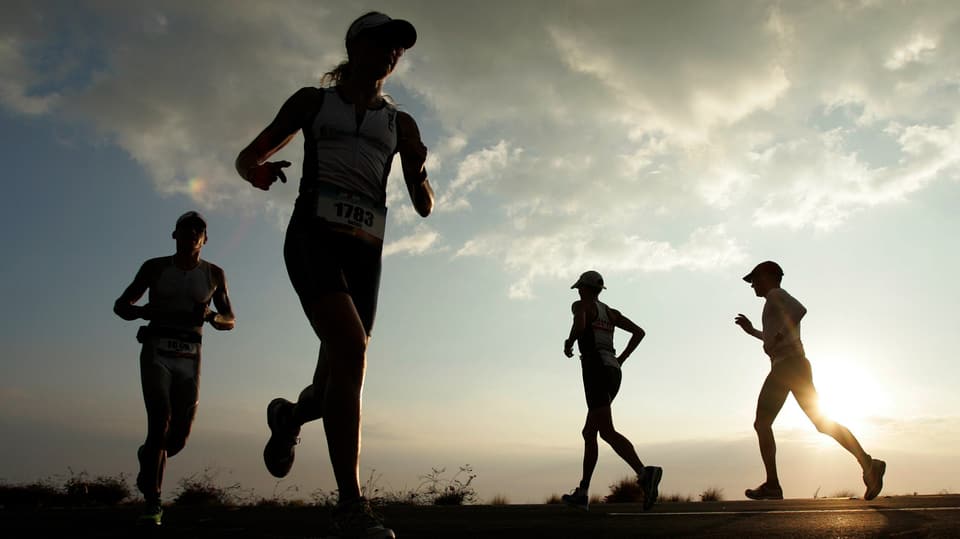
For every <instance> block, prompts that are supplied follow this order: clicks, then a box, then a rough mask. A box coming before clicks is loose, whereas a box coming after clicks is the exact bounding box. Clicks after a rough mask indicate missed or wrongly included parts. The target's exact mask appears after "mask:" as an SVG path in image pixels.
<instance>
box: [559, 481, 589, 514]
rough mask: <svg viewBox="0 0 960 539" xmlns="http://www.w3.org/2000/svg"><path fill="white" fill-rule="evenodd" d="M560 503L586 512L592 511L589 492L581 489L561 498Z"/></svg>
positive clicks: (576, 489) (578, 488)
mask: <svg viewBox="0 0 960 539" xmlns="http://www.w3.org/2000/svg"><path fill="white" fill-rule="evenodd" d="M560 501H562V502H563V503H565V504H567V505H568V506H570V507H575V508H577V509H583V510H584V511H589V510H590V498H589V496H587V491H586V490H584V489H582V488H580V487H577V488H575V489H573V490H571V491H570V494H564V495H563V496H560Z"/></svg>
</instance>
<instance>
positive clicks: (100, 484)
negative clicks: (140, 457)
mask: <svg viewBox="0 0 960 539" xmlns="http://www.w3.org/2000/svg"><path fill="white" fill-rule="evenodd" d="M67 469H68V470H69V471H70V479H67V481H66V482H65V483H64V484H63V491H64V494H65V496H66V500H65V501H66V503H67V505H70V506H78V505H117V504H119V503H121V502H123V501H124V500H126V499H128V498H130V497H131V496H132V491H131V490H130V485H128V484H127V478H126V476H125V475H124V474H123V473H121V474H120V475H118V476H116V477H108V476H103V475H101V476H97V477H96V478H95V479H90V476H89V474H88V473H87V472H86V471H83V472H80V473H78V474H76V473H74V472H73V470H72V469H70V468H67Z"/></svg>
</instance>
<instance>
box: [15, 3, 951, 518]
mask: <svg viewBox="0 0 960 539" xmlns="http://www.w3.org/2000/svg"><path fill="white" fill-rule="evenodd" d="M547 5H549V9H545V6H547ZM367 8H370V9H377V8H380V9H383V10H385V11H387V12H388V13H389V14H391V15H392V16H394V17H402V18H406V19H409V20H410V21H412V22H413V23H414V24H415V25H416V26H417V28H418V31H419V34H420V39H419V41H418V43H417V45H416V47H414V48H413V49H412V50H410V51H408V52H407V54H406V55H405V56H404V58H403V60H402V61H401V65H400V68H399V70H398V72H397V73H396V74H395V75H394V77H393V78H391V79H390V81H389V82H388V85H387V90H388V92H389V93H390V94H391V95H392V96H393V97H394V98H395V99H396V101H397V102H398V103H400V104H401V106H402V107H403V108H404V109H405V110H407V111H409V112H410V113H411V114H413V115H414V117H415V118H417V120H418V122H419V124H420V126H421V131H422V132H423V134H424V141H425V143H426V144H427V146H428V147H429V148H430V151H431V157H430V161H429V162H428V168H429V170H430V174H431V180H432V182H433V184H434V187H435V189H436V193H437V207H436V211H435V213H434V215H432V216H431V217H430V218H429V219H427V220H421V219H420V218H419V217H416V215H415V213H414V212H413V210H412V208H411V207H410V204H409V201H407V200H406V195H405V193H404V192H403V189H402V182H400V181H396V180H398V178H393V179H392V181H391V184H390V188H389V204H390V208H391V209H390V223H389V226H388V237H387V247H386V250H387V256H386V257H385V259H384V276H383V282H382V286H381V296H380V308H379V312H378V317H377V323H376V327H375V330H374V338H373V341H372V344H371V348H370V353H369V368H368V379H367V384H366V387H365V392H364V414H365V425H364V456H363V470H362V473H363V474H364V475H366V474H367V473H369V471H370V470H372V469H375V470H376V471H377V473H382V474H383V476H382V477H383V479H382V481H384V482H385V483H387V486H389V487H393V488H401V487H403V486H415V485H416V484H417V483H418V475H422V474H423V473H426V472H428V471H429V470H430V468H431V467H433V466H446V467H447V468H448V469H455V468H456V467H457V466H458V465H460V464H465V463H469V464H472V465H473V466H474V469H475V470H476V472H477V473H478V479H477V485H478V488H479V489H480V494H481V497H483V498H489V497H491V496H493V495H494V494H505V495H506V496H507V497H508V498H509V499H511V501H514V502H526V501H529V502H539V501H542V500H543V499H544V498H546V497H547V496H548V495H549V494H552V493H557V492H561V491H566V490H569V489H570V488H572V487H573V486H574V485H575V484H576V481H577V479H578V476H579V468H580V463H579V461H580V454H581V453H580V451H581V446H580V444H581V442H580V437H579V430H580V426H581V423H582V420H583V415H584V413H585V405H584V403H583V397H582V391H581V388H580V380H579V369H578V366H577V364H576V362H575V361H573V360H566V359H565V358H564V357H563V356H562V352H561V347H562V340H563V338H564V337H565V334H566V332H567V331H568V328H569V304H570V302H571V301H573V300H574V299H575V294H574V293H573V292H572V291H571V290H569V286H570V284H571V283H572V282H573V281H574V280H575V279H576V276H577V275H578V274H579V273H580V272H581V271H583V270H585V269H591V268H592V269H597V270H599V271H601V272H602V273H603V274H604V276H605V277H606V280H607V283H608V290H607V291H606V292H605V293H604V295H603V296H602V299H604V300H605V301H607V302H608V303H610V304H611V305H613V306H615V307H617V308H619V309H620V310H622V311H623V312H624V313H626V314H627V315H629V316H630V317H631V318H632V319H633V320H634V321H636V322H637V323H638V324H639V325H641V326H642V327H643V328H644V329H646V331H647V333H648V337H647V339H646V340H645V341H644V342H643V343H642V344H641V345H640V347H639V348H638V350H637V351H636V352H635V354H634V356H633V357H632V358H631V359H630V361H629V362H628V363H627V364H626V366H625V371H624V384H623V390H622V392H621V395H620V396H619V397H618V399H617V401H616V403H615V405H614V418H615V421H616V423H617V425H618V428H619V429H620V430H621V431H622V432H623V433H624V434H626V435H627V436H628V437H629V438H631V439H632V440H633V441H634V443H635V444H636V446H637V449H638V452H639V453H640V456H641V458H642V459H643V460H644V461H645V462H649V463H652V464H660V465H663V466H664V467H665V469H666V476H665V479H664V486H663V490H664V491H666V492H678V493H682V494H697V493H698V492H699V491H701V490H702V489H705V488H708V487H719V488H723V489H724V492H725V494H726V495H727V496H728V497H732V498H737V497H740V493H741V492H742V490H743V488H746V487H749V486H754V485H755V484H756V483H758V482H759V481H760V479H761V466H760V461H759V455H758V454H757V451H756V448H755V442H754V440H753V433H752V428H751V424H752V415H753V406H754V402H755V398H756V392H757V390H758V389H759V386H760V383H761V382H762V379H763V376H764V374H765V371H766V369H767V362H766V359H765V358H764V356H763V355H762V352H761V350H760V347H759V342H758V341H755V340H753V339H751V338H749V337H747V336H745V335H744V334H743V333H742V332H741V331H740V330H739V329H738V328H737V327H736V326H734V325H733V317H734V316H735V315H736V314H737V313H739V312H742V313H745V314H747V315H748V316H750V317H751V318H753V319H754V321H757V322H758V321H759V312H760V307H761V302H760V300H758V299H757V298H755V297H753V296H752V292H751V290H750V289H749V288H748V287H747V285H745V284H744V283H743V282H742V281H740V280H739V279H740V276H742V275H743V274H744V273H746V272H747V271H748V270H749V269H750V268H751V267H752V266H753V264H755V263H756V262H758V261H760V260H764V259H775V260H777V261H779V262H780V263H781V264H782V265H783V267H784V269H785V271H786V276H785V280H784V288H786V289H787V290H788V291H790V292H791V293H792V294H793V295H795V296H796V297H797V298H798V299H800V301H801V302H803V303H804V304H805V305H806V307H807V308H808V309H809V313H808V315H807V318H806V319H805V320H804V326H803V334H804V340H805V344H806V348H807V351H808V353H809V355H810V358H811V360H812V362H813V366H814V374H815V378H816V382H817V384H818V386H819V387H820V389H821V392H822V393H823V398H824V402H825V404H826V405H827V407H828V408H829V409H831V410H832V411H833V412H834V415H835V416H836V417H837V418H838V419H841V420H842V421H844V422H846V423H847V424H848V426H850V427H851V429H852V430H853V431H854V432H855V434H857V435H858V437H860V439H861V442H862V443H863V445H864V446H865V447H866V448H867V450H868V451H870V452H871V453H873V454H875V455H877V456H880V457H884V458H886V459H887V460H888V461H889V462H890V468H889V472H888V479H887V492H891V493H905V492H914V491H920V492H937V491H940V490H951V491H956V490H957V489H958V488H960V474H958V472H957V471H956V467H955V466H952V465H948V463H950V462H952V460H953V459H955V458H956V456H957V454H956V448H957V447H960V416H958V413H957V410H958V409H960V398H958V397H957V396H956V393H955V390H954V387H955V386H956V381H957V380H958V378H960V377H958V374H960V372H958V369H957V367H956V362H955V361H954V360H953V358H954V355H955V348H956V346H955V342H954V341H955V339H954V335H955V334H956V330H955V328H954V326H955V314H954V313H955V306H956V305H957V304H958V303H960V292H958V290H957V288H956V286H955V284H954V282H953V281H954V279H953V277H954V276H955V275H956V274H957V272H958V270H960V259H958V256H957V254H956V241H955V239H954V238H955V237H956V235H957V233H958V225H960V218H958V217H957V213H956V201H957V200H958V198H957V196H958V172H960V167H958V164H960V117H958V109H957V105H956V103H957V102H958V97H960V96H958V94H960V75H958V73H960V56H958V55H960V52H958V51H960V46H958V44H957V42H956V41H957V37H956V36H958V35H960V9H958V8H957V6H955V5H954V4H953V3H950V2H916V3H911V4H910V5H902V4H900V3H894V2H868V1H864V2H839V1H838V2H819V3H805V2H796V3H780V2H762V1H757V2H747V1H742V2H735V3H715V2H688V3H683V4H682V5H679V6H678V5H675V4H673V3H666V2H664V3H635V2H599V3H596V4H590V5H589V6H587V5H586V4H582V3H577V2H550V3H548V4H547V3H537V2H527V3H522V4H521V5H514V3H511V2H489V3H484V4H483V5H482V6H481V5H479V4H477V5H474V4H471V3H458V2H450V3H436V2H412V1H410V2H407V1H398V2H390V3H389V4H387V5H384V6H380V5H374V4H364V5H360V4H354V3H346V2H343V3H338V2H274V3H269V4H268V3H258V2H205V3H203V4H200V5H194V4H192V3H187V2H168V3H163V4H155V3H149V2H128V3H124V4H122V5H118V4H110V3H107V4H97V3H93V4H85V5H83V6H72V5H67V4H63V3H60V2H29V3H28V2H13V3H8V4H7V5H5V8H4V9H5V13H4V15H5V16H4V17H3V18H2V22H0V74H2V79H0V80H2V83H0V137H2V139H0V142H2V144H0V152H2V155H0V156H2V162H3V163H4V177H5V179H6V181H5V186H6V196H5V197H4V198H3V199H2V202H0V204H2V209H3V215H4V219H5V224H6V226H4V227H2V232H0V234H2V238H3V245H4V246H5V248H6V249H5V250H6V252H7V255H6V256H5V257H4V258H3V261H2V263H0V264H2V270H3V275H4V279H3V281H2V282H3V284H2V287H3V288H2V292H3V297H4V298H6V299H7V304H6V309H4V314H2V315H0V317H2V319H0V321H2V323H0V339H2V343H3V348H4V350H5V353H4V358H3V360H2V363H0V403H2V406H0V432H2V434H3V438H4V439H5V440H17V441H18V442H17V443H15V444H9V443H8V444H4V447H3V448H2V449H0V457H2V458H0V462H2V464H0V479H4V480H8V481H24V480H32V479H36V478H39V477H44V476H48V475H51V474H62V473H66V470H67V469H68V468H71V469H73V470H82V469H86V470H88V471H90V472H91V473H94V474H97V473H109V474H115V473H119V472H127V473H130V472H133V471H134V470H135V465H136V464H135V459H134V457H133V455H134V451H135V449H136V447H137V445H139V443H140V440H141V439H142V436H143V434H144V429H145V414H144V412H143V409H142V401H141V398H140V388H139V379H138V372H137V369H138V366H137V354H138V350H137V344H136V342H135V340H134V338H133V336H134V334H135V331H136V327H137V324H135V323H127V322H124V321H122V320H120V319H119V318H117V317H115V316H114V315H113V314H112V312H111V306H112V303H113V300H114V299H115V298H116V297H117V296H118V295H119V294H120V292H121V291H122V290H123V288H124V287H125V286H126V285H127V284H128V283H129V282H130V281H131V280H132V278H133V275H134V273H135V272H136V270H137V268H138V267H139V265H140V264H141V263H142V262H143V261H144V260H145V259H147V258H150V257H153V256H159V255H163V254H166V253H170V252H172V251H173V247H174V245H173V241H172V239H170V232H171V230H172V226H173V222H174V220H175V219H176V217H177V216H178V215H179V214H180V213H182V212H183V211H186V210H187V209H199V210H201V211H202V212H204V213H205V214H206V215H207V217H208V220H209V221H210V230H209V232H210V238H211V239H210V243H209V244H208V245H207V247H206V248H205V249H204V252H203V255H204V258H206V259H208V260H211V261H213V262H215V263H217V264H219V265H220V266H221V267H223V268H224V269H225V271H226V274H227V278H228V281H229V285H230V294H231V297H232V299H233V302H234V306H235V309H236V311H237V316H238V327H237V329H236V331H234V332H230V333H217V332H214V331H209V332H208V337H207V339H206V341H205V346H204V353H205V358H204V365H203V379H202V384H201V405H200V412H199V415H198V419H197V423H196V425H195V429H194V433H193V435H192V437H191V440H190V442H189V443H188V446H187V450H186V451H185V452H184V453H183V454H182V455H180V456H178V457H177V458H176V459H174V460H172V461H171V463H170V465H169V467H168V474H169V475H168V480H167V483H166V485H167V486H166V489H165V490H166V492H167V493H168V494H169V493H170V492H172V491H173V490H174V486H175V482H176V479H177V478H178V477H180V476H182V475H187V474H190V473H194V472H197V471H199V470H201V469H202V468H204V467H213V468H216V469H218V470H220V472H221V474H222V475H224V476H229V477H230V478H233V479H235V480H239V481H240V482H241V483H242V484H244V485H247V486H249V487H251V488H255V489H257V490H258V491H259V492H261V493H263V494H270V493H271V492H272V491H273V489H275V488H277V484H276V482H275V481H273V480H272V479H271V478H270V476H269V475H268V474H267V473H266V471H265V470H264V469H263V467H262V464H261V463H260V451H261V449H262V444H263V442H264V441H265V439H266V431H267V429H266V425H265V422H264V417H263V416H264V408H265V405H266V403H267V402H268V401H269V400H270V399H271V398H272V397H274V396H277V395H284V396H286V397H287V398H293V397H295V395H296V393H297V392H298V391H299V390H300V388H301V387H302V386H303V385H304V384H305V383H306V381H307V380H308V379H309V377H310V375H311V373H312V371H313V365H314V358H315V355H316V347H317V343H316V340H315V338H314V337H313V335H312V332H311V331H310V329H309V327H308V325H307V323H306V320H305V319H304V317H303V316H302V314H301V312H300V308H299V305H298V303H297V300H296V297H295V295H294V293H293V291H292V289H291V287H290V285H289V281H288V279H287V277H286V272H285V269H284V267H283V263H282V257H281V248H282V238H283V231H284V227H285V223H286V219H287V217H288V216H289V212H290V210H291V208H292V201H293V199H294V197H295V194H296V178H297V177H298V176H299V167H300V163H301V161H300V160H301V157H302V155H301V154H302V150H301V147H302V142H301V139H300V138H297V139H296V140H295V141H294V142H293V143H291V144H290V146H289V147H288V148H287V149H285V150H284V151H283V152H282V153H281V154H279V155H278V157H279V158H285V159H289V160H291V161H293V162H294V166H293V167H292V169H291V170H294V172H293V173H292V174H291V175H290V176H291V182H290V183H288V184H286V185H281V186H278V188H275V189H273V190H272V191H271V192H270V193H268V194H264V193H261V192H258V191H255V190H254V189H252V188H250V187H249V186H248V185H246V184H245V183H243V182H242V181H241V180H240V179H239V178H238V177H236V175H235V174H234V173H233V171H232V163H233V159H234V157H235V156H236V153H237V152H238V151H239V149H240V148H242V147H243V146H244V145H245V144H246V143H247V142H249V140H250V139H251V138H252V137H253V136H254V135H255V134H256V132H257V131H258V130H259V129H261V128H262V127H263V126H264V125H266V123H267V122H269V121H270V119H271V118H272V117H273V115H274V114H275V113H276V110H277V109H278V107H279V105H280V104H281V103H282V101H283V100H284V99H285V98H286V97H287V96H288V95H290V94H291V93H293V92H294V91H295V90H296V89H297V88H299V87H301V86H305V85H311V84H315V83H316V81H317V80H318V79H319V76H320V75H322V73H323V72H324V71H326V70H327V69H329V68H330V67H332V66H333V65H335V64H336V63H337V62H338V61H339V60H340V59H341V58H342V57H343V55H344V51H343V44H342V38H343V33H344V32H345V29H346V27H347V25H348V24H349V22H350V21H351V20H352V19H353V18H354V17H356V16H358V15H359V14H361V13H363V12H364V11H365V10H366V9H367ZM398 168H399V167H395V169H398ZM623 344H624V343H623V342H621V343H620V346H622V345H623ZM775 428H776V429H777V434H778V437H779V440H780V454H781V457H782V458H781V461H782V468H783V471H782V474H781V475H782V477H783V480H784V488H785V493H786V495H787V496H811V495H812V494H813V492H814V491H815V490H816V489H817V488H821V494H823V493H824V492H827V493H829V492H831V491H836V490H841V489H853V490H856V491H858V490H859V488H860V484H859V471H858V469H857V467H856V465H855V463H854V461H853V459H852V458H850V457H849V456H848V455H846V454H845V453H844V452H843V451H842V449H840V448H839V447H837V446H836V445H835V444H833V442H832V441H830V440H827V439H824V437H823V436H822V435H820V434H818V433H817V432H816V431H815V430H814V429H813V427H812V426H810V425H809V424H808V423H807V422H805V419H804V418H803V417H802V414H801V413H800V412H799V410H798V409H797V407H796V405H795V403H793V401H792V400H791V401H789V402H788V404H787V406H786V408H785V411H784V413H783V415H782V416H781V418H780V420H779V421H778V423H777V424H776V426H775ZM627 471H628V470H627V468H626V466H625V465H624V464H623V463H621V462H620V461H619V460H617V459H616V457H615V456H614V455H613V454H612V452H610V451H609V450H606V449H604V450H602V451H601V458H600V466H599V467H598V471H597V475H596V478H595V480H594V485H597V486H600V487H598V488H599V489H600V490H603V489H602V486H601V485H606V484H609V483H610V482H612V481H614V480H615V479H618V478H619V477H621V476H624V475H626V474H627ZM280 485H281V486H280V487H279V488H280V489H281V490H282V489H283V488H286V487H287V486H291V485H293V486H297V487H299V488H300V490H301V493H304V492H309V491H310V490H313V489H315V488H332V486H333V481H332V476H331V472H330V469H329V464H328V462H327V460H326V449H325V446H324V443H323V435H322V427H321V426H320V425H310V426H308V427H307V428H306V429H305V431H304V434H303V443H302V445H301V446H300V448H299V453H298V461H297V464H296V467H295V468H294V472H293V474H292V475H291V477H290V478H289V479H287V480H285V481H284V482H282V483H281V484H280Z"/></svg>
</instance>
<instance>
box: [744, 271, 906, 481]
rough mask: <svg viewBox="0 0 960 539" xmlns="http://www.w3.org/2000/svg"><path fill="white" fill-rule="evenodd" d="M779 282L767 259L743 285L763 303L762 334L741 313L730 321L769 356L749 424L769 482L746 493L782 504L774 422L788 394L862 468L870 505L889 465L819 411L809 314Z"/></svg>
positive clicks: (777, 275) (780, 275)
mask: <svg viewBox="0 0 960 539" xmlns="http://www.w3.org/2000/svg"><path fill="white" fill-rule="evenodd" d="M782 279H783V269H781V268H780V265H779V264H777V263H776V262H772V261H770V260H768V261H766V262H761V263H760V264H757V266H756V267H755V268H753V270H752V271H751V272H750V273H748V274H747V275H746V276H745V277H744V278H743V280H744V281H746V282H748V283H750V287H751V288H753V291H754V292H755V293H756V295H757V296H758V297H761V298H765V299H766V302H765V303H764V305H763V316H762V320H763V329H762V330H757V329H755V328H754V327H753V323H751V322H750V320H749V319H748V318H747V317H746V316H744V315H743V314H738V315H737V317H736V319H735V320H734V321H735V323H736V324H737V325H738V326H740V327H741V328H743V331H745V332H746V333H747V334H748V335H752V336H754V337H756V338H758V339H760V340H761V341H763V351H764V353H766V354H767V355H768V356H769V357H770V374H768V375H767V378H766V380H764V382H763V387H761V388H760V396H759V398H758V399H757V417H756V421H755V422H754V424H753V427H754V429H756V431H757V438H758V440H759V442H760V457H761V458H762V459H763V466H764V467H765V468H766V472H767V480H766V481H765V482H764V483H763V484H761V485H760V486H759V487H757V488H752V489H747V490H746V492H744V494H745V495H746V496H747V497H748V498H750V499H753V500H782V499H783V488H782V487H781V486H780V478H779V476H778V475H777V444H776V441H775V440H774V437H773V421H774V420H775V419H776V418H777V414H779V413H780V409H781V408H783V403H784V402H786V400H787V394H789V393H791V392H792V393H793V397H794V398H795V399H797V404H799V405H800V408H801V409H803V412H804V413H805V414H807V417H809V418H810V421H812V422H813V424H814V425H815V426H816V427H817V430H818V431H820V432H822V433H824V434H828V435H830V436H831V437H832V438H833V439H834V440H836V441H837V442H838V443H839V444H840V445H842V446H843V447H844V449H846V450H847V451H849V452H850V453H851V454H853V456H854V457H856V458H857V462H859V463H860V467H861V468H863V483H864V484H865V485H866V487H867V490H866V492H864V494H863V499H864V500H872V499H874V498H876V497H877V495H878V494H880V490H882V489H883V474H884V472H885V471H886V468H887V464H886V463H885V462H884V461H882V460H879V459H874V458H871V457H870V455H868V454H867V453H866V451H864V450H863V448H862V447H860V442H858V441H857V439H856V438H855V437H854V436H853V434H852V433H851V432H850V431H849V430H848V429H847V428H846V427H844V426H843V425H841V424H839V423H836V422H834V421H831V420H830V419H829V418H828V417H826V416H825V415H824V414H823V413H822V412H821V411H820V407H819V398H818V396H817V390H816V388H815V387H814V385H813V372H812V371H811V369H810V362H809V361H807V357H806V354H805V353H804V351H803V344H802V343H801V342H800V320H802V319H803V316H804V315H805V314H807V309H806V308H805V307H804V306H803V305H801V304H800V302H799V301H797V300H796V299H794V297H793V296H791V295H790V294H788V293H787V292H786V290H784V289H782V288H780V281H781V280H782Z"/></svg>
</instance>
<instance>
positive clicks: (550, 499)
mask: <svg viewBox="0 0 960 539" xmlns="http://www.w3.org/2000/svg"><path fill="white" fill-rule="evenodd" d="M562 502H563V500H561V499H560V495H559V494H557V493H553V494H551V495H549V496H547V499H546V500H545V501H544V502H543V503H545V504H547V505H556V504H558V503H562Z"/></svg>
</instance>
